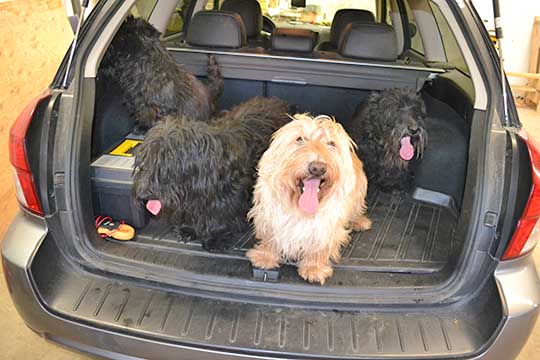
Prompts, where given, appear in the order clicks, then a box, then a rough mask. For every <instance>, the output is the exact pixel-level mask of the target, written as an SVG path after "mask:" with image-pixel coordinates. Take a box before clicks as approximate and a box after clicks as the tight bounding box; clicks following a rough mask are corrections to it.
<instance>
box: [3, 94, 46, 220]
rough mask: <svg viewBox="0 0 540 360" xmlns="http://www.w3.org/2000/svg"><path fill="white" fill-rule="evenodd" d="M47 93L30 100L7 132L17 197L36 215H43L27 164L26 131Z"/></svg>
mask: <svg viewBox="0 0 540 360" xmlns="http://www.w3.org/2000/svg"><path fill="white" fill-rule="evenodd" d="M49 95H50V91H48V90H47V91H45V92H43V93H42V94H41V95H40V96H38V97H37V98H35V99H34V100H32V101H31V102H30V104H28V106H26V108H24V110H23V111H22V113H21V114H20V115H19V117H18V118H17V120H15V122H14V123H13V125H12V126H11V130H10V132H9V160H10V162H11V165H12V166H13V168H14V170H15V187H16V190H17V191H16V194H17V199H18V200H19V203H21V205H22V206H24V207H25V208H27V209H28V210H30V211H32V212H33V213H36V214H38V215H43V209H42V208H41V203H40V201H39V197H38V195H37V191H36V184H35V183H34V177H33V176H32V172H31V170H30V166H29V165H28V154H27V152H26V132H27V131H28V127H29V126H30V122H31V121H32V117H33V115H34V111H35V110H36V108H37V106H38V104H39V103H40V101H41V100H43V99H44V98H46V97H47V96H49Z"/></svg>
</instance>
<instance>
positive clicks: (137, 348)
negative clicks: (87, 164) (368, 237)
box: [2, 213, 540, 360]
mask: <svg viewBox="0 0 540 360" xmlns="http://www.w3.org/2000/svg"><path fill="white" fill-rule="evenodd" d="M46 234H47V229H46V226H45V223H44V221H43V220H42V219H40V218H37V217H34V216H32V215H28V214H24V213H19V215H17V217H16V218H15V219H14V221H13V223H12V224H11V226H10V228H9V230H8V231H7V233H6V235H5V237H4V240H3V242H2V262H3V266H4V272H5V276H6V280H7V282H8V288H9V290H10V294H11V297H12V299H13V302H14V304H15V307H16V308H17V310H18V312H19V314H20V315H21V317H22V318H23V319H24V321H25V322H26V324H27V325H28V326H29V327H30V328H32V329H33V330H34V331H36V332H38V333H40V334H42V335H43V336H44V337H46V338H48V339H50V340H52V341H55V342H59V343H62V344H64V345H66V346H69V347H72V348H76V349H79V350H81V351H84V352H88V353H92V354H95V355H99V356H102V357H106V358H122V359H135V358H152V359H173V358H174V359H260V358H265V359H268V358H269V356H268V354H263V353H261V355H260V356H259V355H257V354H253V352H251V353H247V352H246V353H243V352H242V350H241V349H237V350H235V352H225V351H219V350H217V351H216V350H215V349H211V348H208V347H204V346H200V347H197V346H185V345H180V344H177V343H172V342H165V341H163V342H161V341H156V340H153V339H150V338H146V337H143V336H134V335H132V334H130V333H129V332H121V331H110V330H105V329H102V328H98V327H95V326H92V325H90V324H88V323H84V322H82V321H74V320H71V319H69V318H67V317H63V316H62V317H61V316H58V315H56V314H55V313H53V312H51V311H50V310H48V309H47V308H46V307H45V306H44V305H43V302H42V300H41V299H40V298H39V296H38V295H37V293H36V291H35V285H34V284H33V281H32V278H31V276H30V265H31V263H32V260H33V258H34V256H35V254H36V252H37V251H38V249H39V246H40V244H41V243H42V241H43V239H45V236H46ZM55 260H57V259H51V261H55ZM495 279H496V282H497V286H498V290H499V294H500V296H501V302H502V304H503V313H504V315H505V320H504V323H503V324H502V326H500V327H499V332H498V333H497V334H496V335H495V336H494V337H493V339H492V341H491V343H490V345H489V346H488V347H487V348H486V349H485V350H484V351H483V352H482V353H481V354H480V355H478V356H476V357H474V359H501V360H502V359H505V360H507V359H511V358H514V357H515V356H517V354H518V353H519V351H520V350H521V348H522V347H523V346H524V344H525V343H526V341H527V339H528V337H529V335H530V334H531V332H532V329H533V327H534V324H535V322H536V319H537V317H538V314H539V308H538V304H539V302H540V280H539V277H538V273H537V271H536V268H535V266H534V263H533V259H532V256H531V255H527V256H525V257H523V258H521V259H518V260H513V261H509V262H505V263H501V264H500V265H499V267H498V268H497V270H496V272H495ZM358 355H360V354H358ZM275 357H276V358H279V357H281V356H279V355H275Z"/></svg>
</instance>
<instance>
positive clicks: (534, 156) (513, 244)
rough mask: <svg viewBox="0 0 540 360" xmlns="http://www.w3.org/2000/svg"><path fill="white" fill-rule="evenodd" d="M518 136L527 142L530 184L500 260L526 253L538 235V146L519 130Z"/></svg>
mask: <svg viewBox="0 0 540 360" xmlns="http://www.w3.org/2000/svg"><path fill="white" fill-rule="evenodd" d="M519 136H520V137H521V138H522V139H523V141H525V143H526V144H527V148H528V149H529V156H530V159H531V167H532V174H531V175H532V186H531V192H530V194H529V200H528V201H527V205H525V210H523V214H522V215H521V218H520V219H519V221H518V223H517V226H516V230H515V232H514V236H513V237H512V239H511V240H510V243H509V244H508V247H507V248H506V251H505V252H504V254H503V256H502V260H510V259H513V258H516V257H519V256H521V255H524V254H526V253H527V252H529V251H530V250H532V249H534V247H535V245H536V243H537V242H538V238H539V237H540V222H539V221H538V220H539V219H540V146H539V145H538V143H537V142H536V141H535V140H533V139H532V138H531V137H529V136H528V135H527V133H526V132H525V131H523V130H522V131H520V133H519Z"/></svg>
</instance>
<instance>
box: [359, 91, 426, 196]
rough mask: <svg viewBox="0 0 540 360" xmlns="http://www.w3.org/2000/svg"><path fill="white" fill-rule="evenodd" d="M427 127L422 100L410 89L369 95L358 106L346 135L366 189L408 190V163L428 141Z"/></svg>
mask: <svg viewBox="0 0 540 360" xmlns="http://www.w3.org/2000/svg"><path fill="white" fill-rule="evenodd" d="M427 126H428V118H427V115H426V106H425V104H424V100H423V99H422V98H421V96H420V95H419V94H418V93H416V92H415V91H413V90H411V89H390V90H384V91H381V92H372V93H371V94H370V95H369V96H368V98H367V99H366V101H365V102H364V103H363V104H361V105H359V106H358V108H357V109H356V112H355V114H354V116H353V121H352V126H351V130H350V135H351V137H352V139H353V140H354V141H355V142H356V144H357V145H358V155H359V156H360V158H361V159H362V161H363V162H364V171H365V172H366V175H367V177H368V183H369V188H370V189H379V190H381V191H385V192H390V191H396V190H397V191H407V190H409V189H410V187H411V185H412V180H413V170H412V168H411V164H410V163H411V161H414V160H417V159H420V158H421V157H422V154H423V152H424V150H425V148H426V146H427V141H428V133H427Z"/></svg>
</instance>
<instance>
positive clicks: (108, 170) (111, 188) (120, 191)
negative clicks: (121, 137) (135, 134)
mask: <svg viewBox="0 0 540 360" xmlns="http://www.w3.org/2000/svg"><path fill="white" fill-rule="evenodd" d="M122 144H124V142H123V143H122ZM122 144H120V145H119V146H117V147H116V148H115V149H114V150H113V151H111V152H110V153H107V154H104V155H102V156H100V157H99V158H98V159H96V160H95V161H94V162H93V163H92V164H91V171H92V196H93V200H94V214H95V215H96V216H97V215H106V216H110V217H111V218H113V219H114V220H115V221H120V220H124V221H125V222H126V223H127V224H129V225H132V226H134V227H136V228H140V227H143V226H145V225H146V224H147V223H148V220H149V214H148V212H147V211H146V209H145V207H144V204H142V203H141V202H140V201H138V200H136V199H135V198H134V196H133V193H132V189H131V188H132V185H133V164H134V161H135V158H134V157H133V156H132V154H128V155H118V154H114V153H115V152H117V153H118V152H122V151H117V149H119V148H120V147H121V146H122ZM128 150H129V147H128Z"/></svg>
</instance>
